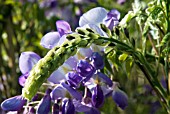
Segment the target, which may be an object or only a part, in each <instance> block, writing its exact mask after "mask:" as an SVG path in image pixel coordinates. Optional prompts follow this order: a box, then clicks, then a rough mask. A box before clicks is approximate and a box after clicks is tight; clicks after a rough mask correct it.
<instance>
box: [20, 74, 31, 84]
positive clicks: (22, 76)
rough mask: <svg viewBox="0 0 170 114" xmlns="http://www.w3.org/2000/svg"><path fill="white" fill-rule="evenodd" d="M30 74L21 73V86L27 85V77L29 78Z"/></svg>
mask: <svg viewBox="0 0 170 114" xmlns="http://www.w3.org/2000/svg"><path fill="white" fill-rule="evenodd" d="M28 76H29V73H26V74H23V75H21V76H20V77H19V84H20V85H21V86H24V85H25V81H26V79H27V78H28Z"/></svg>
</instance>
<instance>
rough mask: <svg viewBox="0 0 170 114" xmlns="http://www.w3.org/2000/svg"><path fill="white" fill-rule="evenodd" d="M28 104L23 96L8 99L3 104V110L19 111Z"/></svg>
mask: <svg viewBox="0 0 170 114" xmlns="http://www.w3.org/2000/svg"><path fill="white" fill-rule="evenodd" d="M26 102H27V100H26V99H24V98H23V97H22V96H21V95H19V96H15V97H12V98H9V99H6V100H5V101H3V102H2V103H1V108H2V109H3V110H5V111H18V110H20V109H21V108H23V106H24V104H25V103H26Z"/></svg>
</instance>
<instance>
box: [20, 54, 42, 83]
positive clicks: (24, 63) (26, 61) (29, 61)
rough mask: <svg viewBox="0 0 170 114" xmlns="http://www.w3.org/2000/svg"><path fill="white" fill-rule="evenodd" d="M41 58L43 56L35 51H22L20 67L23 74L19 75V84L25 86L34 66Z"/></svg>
mask: <svg viewBox="0 0 170 114" xmlns="http://www.w3.org/2000/svg"><path fill="white" fill-rule="evenodd" d="M40 59H41V57H40V56H39V55H38V54H36V53H34V52H22V53H21V55H20V57H19V68H20V71H21V72H22V74H23V75H21V76H20V77H19V84H20V85H21V86H24V84H25V81H26V79H27V78H28V76H29V72H30V71H31V69H32V68H33V66H34V65H35V64H36V63H37V62H38V61H39V60H40Z"/></svg>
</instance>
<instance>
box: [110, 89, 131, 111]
mask: <svg viewBox="0 0 170 114" xmlns="http://www.w3.org/2000/svg"><path fill="white" fill-rule="evenodd" d="M112 98H113V100H114V101H115V103H116V104H117V106H119V107H120V108H121V109H123V110H124V109H125V108H126V107H127V105H128V96H127V95H126V93H125V92H123V91H122V90H120V89H116V90H114V91H113V92H112Z"/></svg>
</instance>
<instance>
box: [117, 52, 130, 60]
mask: <svg viewBox="0 0 170 114" xmlns="http://www.w3.org/2000/svg"><path fill="white" fill-rule="evenodd" d="M127 57H128V54H125V53H123V54H121V55H120V56H119V60H120V61H125V60H126V58H127Z"/></svg>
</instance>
